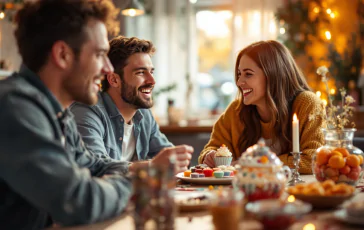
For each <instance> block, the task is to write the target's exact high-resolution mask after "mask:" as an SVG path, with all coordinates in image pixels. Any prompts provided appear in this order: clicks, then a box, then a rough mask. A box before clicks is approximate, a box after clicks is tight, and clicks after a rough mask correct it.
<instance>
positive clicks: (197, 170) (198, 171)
mask: <svg viewBox="0 0 364 230" xmlns="http://www.w3.org/2000/svg"><path fill="white" fill-rule="evenodd" d="M195 172H196V173H202V172H203V170H202V169H201V168H199V169H196V170H195Z"/></svg>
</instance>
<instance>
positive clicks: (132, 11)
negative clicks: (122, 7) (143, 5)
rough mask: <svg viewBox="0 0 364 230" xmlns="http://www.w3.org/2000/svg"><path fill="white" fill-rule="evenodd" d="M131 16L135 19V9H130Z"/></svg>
mask: <svg viewBox="0 0 364 230" xmlns="http://www.w3.org/2000/svg"><path fill="white" fill-rule="evenodd" d="M128 14H129V16H131V17H134V16H135V15H136V11H135V10H134V9H130V10H129V11H128Z"/></svg>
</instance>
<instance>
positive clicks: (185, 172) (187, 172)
mask: <svg viewBox="0 0 364 230" xmlns="http://www.w3.org/2000/svg"><path fill="white" fill-rule="evenodd" d="M183 175H184V176H185V177H190V176H191V171H190V170H186V171H184V172H183Z"/></svg>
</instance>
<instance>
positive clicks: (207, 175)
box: [203, 168, 214, 177]
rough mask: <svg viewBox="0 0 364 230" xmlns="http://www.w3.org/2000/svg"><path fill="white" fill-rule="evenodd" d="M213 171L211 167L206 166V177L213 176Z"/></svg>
mask: <svg viewBox="0 0 364 230" xmlns="http://www.w3.org/2000/svg"><path fill="white" fill-rule="evenodd" d="M213 173H214V171H213V170H212V169H210V168H205V169H204V170H203V174H205V177H212V176H213Z"/></svg>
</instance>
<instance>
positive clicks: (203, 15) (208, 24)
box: [196, 10, 233, 38]
mask: <svg viewBox="0 0 364 230" xmlns="http://www.w3.org/2000/svg"><path fill="white" fill-rule="evenodd" d="M232 17H233V13H232V12H231V11H228V10H222V11H216V12H215V11H207V10H204V11H199V12H197V14H196V23H197V28H198V29H199V30H202V31H204V32H205V34H206V35H207V36H208V37H216V38H223V37H226V36H228V35H229V34H230V32H231V31H230V28H229V24H228V23H227V22H228V21H229V20H230V19H231V18H232Z"/></svg>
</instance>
